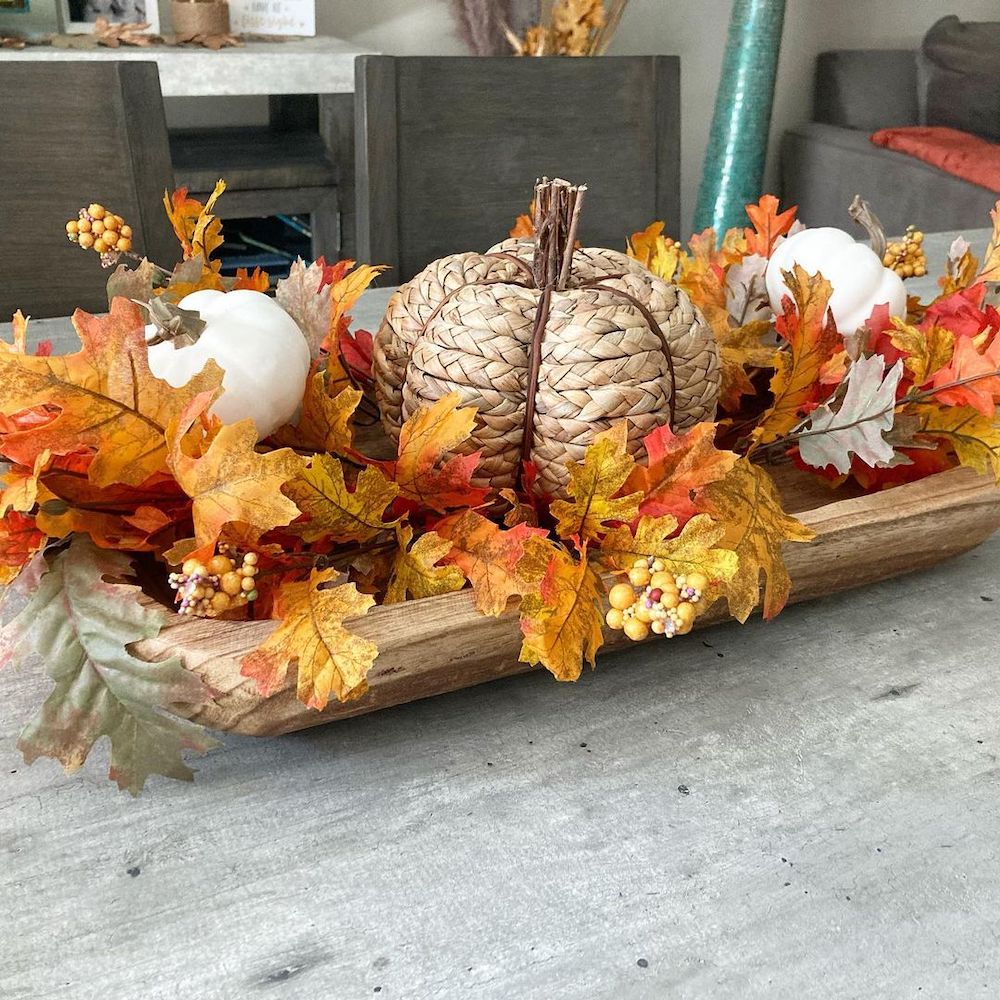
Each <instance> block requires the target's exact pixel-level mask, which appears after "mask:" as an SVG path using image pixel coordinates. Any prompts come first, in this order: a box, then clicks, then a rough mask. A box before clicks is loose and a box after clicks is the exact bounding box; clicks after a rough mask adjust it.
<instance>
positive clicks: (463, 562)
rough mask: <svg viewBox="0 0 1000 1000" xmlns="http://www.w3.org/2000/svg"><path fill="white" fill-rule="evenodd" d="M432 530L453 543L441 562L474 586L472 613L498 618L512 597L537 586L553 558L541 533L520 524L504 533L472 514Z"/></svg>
mask: <svg viewBox="0 0 1000 1000" xmlns="http://www.w3.org/2000/svg"><path fill="white" fill-rule="evenodd" d="M434 530H435V531H436V532H437V533H438V534H439V535H440V536H441V537H442V538H446V539H447V540H448V541H449V542H451V546H452V547H451V551H450V552H449V553H448V555H447V556H445V558H444V562H445V563H450V564H452V565H455V566H457V567H458V568H459V569H460V570H461V571H462V573H463V574H464V575H465V578H466V579H467V580H468V581H469V583H471V584H472V592H473V594H474V595H475V602H476V609H477V610H478V611H480V612H481V613H482V614H484V615H493V616H498V615H500V614H502V613H503V611H504V609H505V608H506V607H507V602H508V601H509V600H510V599H511V598H512V597H515V596H523V595H524V594H527V593H529V592H530V591H531V589H533V588H535V587H537V586H538V584H539V583H540V581H541V577H542V574H543V573H544V572H545V569H546V566H547V564H548V561H549V559H550V558H551V554H552V545H551V543H548V542H544V541H542V539H544V538H545V536H546V535H547V534H548V532H547V531H546V530H545V529H544V528H533V527H531V526H529V525H527V524H518V525H516V526H515V527H513V528H510V529H504V528H501V527H500V526H499V525H497V524H494V523H493V521H491V520H489V518H486V517H483V515H482V514H478V513H477V512H476V511H474V510H463V511H462V512H461V513H458V514H452V515H450V516H449V517H446V518H444V519H443V520H441V521H439V522H438V523H437V524H436V525H435V526H434Z"/></svg>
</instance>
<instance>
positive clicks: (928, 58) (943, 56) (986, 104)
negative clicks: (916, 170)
mask: <svg viewBox="0 0 1000 1000" xmlns="http://www.w3.org/2000/svg"><path fill="white" fill-rule="evenodd" d="M921 55H922V60H921V73H922V76H923V81H922V88H921V89H922V91H923V115H922V120H923V123H924V124H926V125H943V126H947V127H949V128H956V129H959V130H961V131H963V132H972V133H973V134H974V135H979V136H982V137H983V138H986V139H994V140H997V141H1000V21H987V22H981V23H970V22H963V21H960V20H959V19H958V18H957V17H955V16H954V15H952V16H949V17H943V18H941V20H940V21H938V22H937V24H935V25H933V26H932V27H931V29H930V31H928V32H927V34H926V35H925V36H924V41H923V45H922V47H921ZM886 124H890V123H886Z"/></svg>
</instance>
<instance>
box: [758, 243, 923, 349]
mask: <svg viewBox="0 0 1000 1000" xmlns="http://www.w3.org/2000/svg"><path fill="white" fill-rule="evenodd" d="M796 264H798V265H799V267H801V268H803V269H804V270H805V271H806V272H807V273H809V274H815V273H816V272H817V271H819V272H821V273H822V275H823V277H824V278H826V280H827V281H829V282H830V284H831V285H832V286H833V294H832V295H831V296H830V309H831V310H832V312H833V319H834V322H835V323H836V324H837V329H838V330H839V331H840V332H841V333H844V334H847V333H854V331H855V330H858V329H859V328H860V327H862V326H864V324H865V321H866V320H867V319H868V317H869V316H871V314H872V310H873V309H874V308H875V307H876V306H879V305H888V306H889V315H890V316H905V315H906V290H905V289H904V288H903V281H902V279H901V278H900V277H899V275H898V274H896V273H895V271H890V270H889V268H887V267H883V265H882V261H881V260H880V259H879V257H878V255H877V254H876V253H875V252H874V251H873V250H871V249H870V248H869V247H867V246H865V245H864V244H863V243H858V242H857V241H856V240H855V239H854V237H852V236H851V234H850V233H845V232H844V230H843V229H833V228H832V227H828V226H822V227H819V228H817V229H803V230H801V231H800V232H798V233H796V234H795V235H794V236H789V237H788V238H787V239H786V240H784V241H783V242H782V243H780V244H779V245H778V246H777V247H776V248H775V250H774V253H772V254H771V259H770V261H769V262H768V265H767V272H766V273H765V276H764V280H765V283H766V285H767V295H768V298H769V299H770V300H771V308H772V309H773V310H774V311H775V312H776V313H780V312H781V300H782V298H783V297H784V296H786V295H790V294H791V292H790V291H789V289H788V286H787V285H786V284H785V280H784V278H783V277H782V271H791V270H792V269H793V267H794V266H795V265H796Z"/></svg>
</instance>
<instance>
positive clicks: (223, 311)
mask: <svg viewBox="0 0 1000 1000" xmlns="http://www.w3.org/2000/svg"><path fill="white" fill-rule="evenodd" d="M178 305H179V306H180V308H182V309H193V310H194V311H196V312H197V313H198V314H199V315H200V316H201V318H202V320H204V322H205V329H204V330H203V331H202V333H201V335H200V336H199V337H198V339H197V341H195V343H193V344H186V345H184V346H181V347H175V346H174V344H173V343H172V342H170V341H165V342H163V343H159V344H153V345H151V346H150V347H149V368H150V371H152V373H153V374H154V375H156V376H157V377H158V378H162V379H164V380H165V381H167V382H169V383H170V385H172V386H176V387H178V388H179V387H180V386H182V385H185V384H187V382H188V381H189V380H190V379H191V377H192V376H193V375H196V374H197V373H198V372H200V371H201V370H202V368H204V367H205V363H206V362H207V361H210V360H211V361H214V362H215V363H216V364H217V365H218V366H219V367H220V368H222V369H223V371H224V372H225V376H224V377H223V379H222V387H223V389H225V392H223V394H222V396H221V397H220V398H219V399H218V400H217V401H216V403H215V405H214V406H213V407H212V413H214V414H215V415H216V416H217V417H218V418H219V419H220V420H221V421H222V422H223V423H225V424H234V423H236V422H237V421H239V420H243V419H244V418H246V417H251V418H252V419H253V422H254V423H255V424H256V425H257V436H258V438H266V437H267V436H268V435H269V434H273V433H274V432H275V431H276V430H277V429H278V428H279V427H281V426H282V425H283V424H287V423H288V422H289V421H290V420H291V419H292V418H293V417H294V416H295V414H296V411H297V410H298V408H299V406H300V405H301V403H302V396H303V394H304V393H305V388H306V379H307V377H308V375H309V364H310V357H309V345H308V344H307V343H306V339H305V337H304V336H303V335H302V331H301V330H300V329H299V327H298V324H297V323H296V322H295V320H294V319H292V317H291V316H289V315H288V313H286V312H285V310H284V309H282V308H281V306H280V305H278V303H277V302H275V301H274V299H272V298H270V297H269V296H267V295H264V294H263V292H254V291H251V290H250V289H248V288H241V289H238V290H236V291H234V292H217V291H214V290H212V289H202V290H201V291H197V292H192V293H191V294H190V295H186V296H185V297H184V298H183V299H181V301H180V302H179V303H178ZM156 333H157V328H156V327H155V326H147V327H146V340H147V341H148V340H151V339H152V338H153V337H155V336H156Z"/></svg>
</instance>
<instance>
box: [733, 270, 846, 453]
mask: <svg viewBox="0 0 1000 1000" xmlns="http://www.w3.org/2000/svg"><path fill="white" fill-rule="evenodd" d="M784 277H785V282H786V284H787V285H788V288H789V290H790V291H791V293H792V299H791V300H789V299H788V298H787V297H786V299H785V301H784V303H783V306H784V315H783V316H781V317H779V318H778V321H777V324H776V326H777V329H778V332H779V333H780V334H781V335H782V336H783V337H784V338H785V340H786V341H787V342H788V344H789V347H790V350H788V351H778V353H777V354H776V355H775V356H774V368H775V372H774V377H773V378H772V379H771V393H772V394H773V396H774V400H773V402H772V403H771V406H770V407H769V408H768V409H767V410H766V411H765V412H764V415H763V416H762V417H761V418H760V421H759V422H758V424H757V427H756V428H755V429H754V432H753V439H754V442H755V444H767V443H769V442H771V441H775V440H777V439H778V438H779V437H781V436H782V435H784V434H787V433H789V431H791V430H792V428H793V427H795V425H796V424H797V423H798V422H799V420H800V419H801V418H802V415H803V410H804V408H805V407H806V406H807V405H808V404H810V403H814V402H816V401H817V399H818V398H819V395H820V392H821V389H820V375H821V372H822V371H823V367H824V365H826V363H827V362H828V361H829V360H830V358H832V357H833V355H834V354H836V353H837V351H839V350H841V349H842V348H843V346H844V340H843V337H841V336H840V334H839V333H837V328H836V326H835V325H834V322H833V316H832V314H831V313H830V312H829V309H828V306H829V303H830V296H831V295H832V294H833V288H832V287H831V285H830V282H829V281H827V280H826V279H825V278H824V277H823V276H822V275H821V274H813V275H810V274H807V273H806V272H805V270H804V269H803V268H802V267H800V266H799V265H798V264H796V265H795V268H794V271H786V272H785V273H784Z"/></svg>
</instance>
